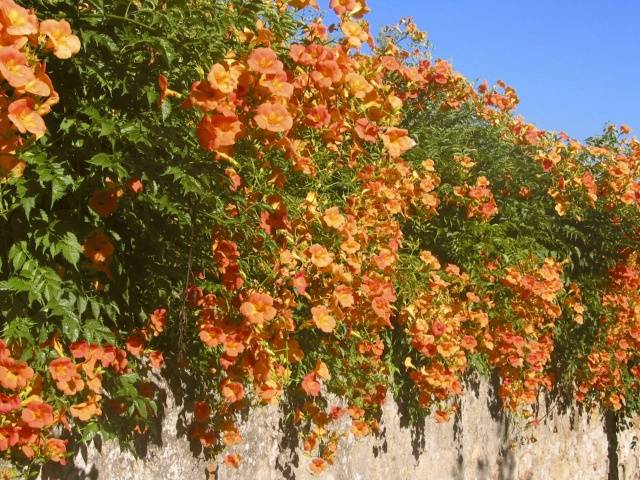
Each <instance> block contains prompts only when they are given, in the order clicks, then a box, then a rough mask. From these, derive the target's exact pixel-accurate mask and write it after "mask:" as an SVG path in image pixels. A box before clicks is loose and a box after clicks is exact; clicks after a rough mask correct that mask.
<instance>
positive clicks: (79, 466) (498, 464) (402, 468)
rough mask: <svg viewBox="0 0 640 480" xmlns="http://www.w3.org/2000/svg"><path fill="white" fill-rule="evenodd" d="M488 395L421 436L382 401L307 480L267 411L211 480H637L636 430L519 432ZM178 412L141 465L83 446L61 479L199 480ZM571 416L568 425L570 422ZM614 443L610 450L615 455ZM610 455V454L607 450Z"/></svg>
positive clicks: (199, 463) (108, 448) (639, 427)
mask: <svg viewBox="0 0 640 480" xmlns="http://www.w3.org/2000/svg"><path fill="white" fill-rule="evenodd" d="M491 405H492V398H491V395H490V393H489V387H488V386H487V385H486V384H483V383H481V384H480V387H479V389H478V390H477V392H475V393H474V392H472V391H467V393H466V394H465V395H464V397H463V400H462V408H461V413H460V415H459V416H458V418H457V419H456V420H455V422H450V423H447V424H437V423H435V422H432V421H427V423H426V424H425V428H424V430H422V431H419V432H417V431H415V430H413V431H412V430H410V429H406V428H402V427H401V426H400V423H401V422H400V418H399V414H398V409H397V407H396V406H395V404H393V403H392V402H389V403H388V404H387V405H386V406H385V409H384V415H383V429H384V435H381V436H380V437H373V438H367V439H364V440H356V439H355V438H353V437H352V436H350V437H349V438H347V439H346V440H344V441H343V443H342V444H341V448H340V450H339V453H338V455H337V461H336V462H335V464H334V465H333V466H332V467H331V468H330V469H329V470H328V471H327V472H326V473H324V474H323V475H320V476H319V477H313V476H312V475H311V474H310V473H309V470H308V464H309V459H308V458H307V457H305V456H304V454H303V453H302V452H301V451H300V450H295V449H294V450H292V449H289V448H288V447H285V445H286V443H287V439H286V438H284V437H283V434H282V432H281V430H280V428H279V421H280V418H281V417H280V415H279V413H278V410H277V409H274V408H264V409H261V410H259V411H255V412H254V413H252V414H251V415H250V416H249V418H248V419H247V421H246V422H244V424H243V426H242V434H243V437H244V439H245V441H244V443H243V444H242V445H239V446H237V447H234V448H233V449H232V452H235V453H239V454H240V455H241V457H242V464H241V466H240V468H239V469H237V470H234V469H230V468H228V467H226V466H224V465H221V466H220V467H219V468H218V471H217V473H216V474H215V475H213V476H212V477H214V478H215V476H216V475H217V478H218V479H219V480H247V479H249V480H282V479H287V480H292V479H297V480H305V479H310V478H318V479H321V480H413V479H420V480H449V479H456V480H458V479H460V480H462V479H465V480H467V479H468V480H481V479H487V480H488V479H501V480H509V479H514V480H515V479H518V480H534V479H540V480H549V479H553V480H564V479H566V480H573V479H578V478H579V479H580V480H602V479H607V478H615V477H614V476H611V475H615V473H616V469H615V468H612V469H610V467H609V463H610V458H613V459H614V461H615V457H616V456H617V463H618V469H617V474H618V478H619V479H620V480H629V479H640V455H639V451H638V448H639V447H637V446H636V443H638V436H639V435H640V422H636V423H635V424H634V425H632V426H631V427H630V428H628V429H627V430H625V431H622V432H619V433H618V434H617V435H613V432H612V431H611V429H610V430H609V437H608V435H607V429H605V427H604V422H603V419H602V418H601V417H599V416H597V415H592V416H588V415H586V414H576V413H574V414H572V415H559V414H554V413H553V412H550V413H549V414H548V415H547V416H546V418H545V419H544V421H543V422H542V424H541V425H540V426H538V427H537V428H524V427H521V426H519V425H517V424H515V423H514V422H513V421H509V420H506V419H504V418H497V419H496V418H494V417H493V416H492V414H491V408H490V406H491ZM179 412H180V408H179V407H177V406H176V405H175V402H174V401H173V399H172V397H171V396H170V395H169V396H168V400H167V404H166V408H165V415H166V416H165V418H164V422H163V428H162V442H161V443H162V445H150V446H149V447H148V452H147V456H146V458H145V459H139V458H135V457H134V456H133V455H132V454H131V453H126V452H121V451H120V449H119V448H118V447H117V446H116V445H114V444H109V443H106V444H104V445H102V447H101V452H98V449H97V448H96V447H95V446H89V448H88V449H87V452H86V455H78V457H77V458H76V459H75V466H76V471H75V472H72V471H68V472H65V473H64V478H65V479H73V478H92V479H99V480H103V479H104V480H107V479H108V480H112V479H118V480H129V479H131V480H134V479H135V480H160V479H168V480H174V479H175V480H181V479H188V480H198V479H204V478H207V474H206V468H207V464H208V462H207V461H206V460H205V459H204V458H195V457H194V456H193V454H192V453H191V450H190V447H189V442H188V440H187V439H185V437H184V436H180V435H178V434H177V428H176V424H177V422H178V417H179ZM571 417H573V418H571ZM616 442H617V446H616ZM610 449H611V450H610Z"/></svg>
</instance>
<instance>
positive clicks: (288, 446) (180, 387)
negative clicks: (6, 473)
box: [41, 359, 622, 480]
mask: <svg viewBox="0 0 640 480" xmlns="http://www.w3.org/2000/svg"><path fill="white" fill-rule="evenodd" d="M176 365H177V362H175V361H171V359H169V360H168V361H167V367H166V368H167V369H166V371H165V375H164V377H163V378H162V379H160V378H158V379H156V382H155V383H157V384H161V385H163V386H164V387H165V388H168V389H169V390H170V392H171V394H172V397H173V398H176V399H180V400H181V404H180V405H177V406H176V408H179V409H180V413H179V415H178V420H177V424H176V425H175V427H176V431H177V435H178V437H184V438H188V439H189V440H190V447H191V452H192V454H193V455H194V457H198V456H201V455H203V451H202V447H201V445H200V443H199V442H198V441H193V440H191V436H190V435H189V433H190V432H189V425H190V420H189V419H190V412H192V411H193V404H194V402H195V401H196V400H197V399H198V398H200V396H201V394H202V392H201V391H200V390H201V388H202V386H200V385H196V384H195V382H194V380H193V378H191V377H190V376H189V375H188V374H187V373H186V371H185V370H184V369H180V368H177V366H176ZM465 383H466V389H467V391H468V392H471V393H473V394H474V395H475V398H476V399H479V398H480V395H481V391H480V390H481V389H480V387H481V382H480V379H479V378H478V377H477V376H475V375H470V376H469V377H468V378H467V379H466V382H465ZM498 388H499V379H498V377H497V376H494V377H493V378H492V379H491V382H490V384H489V394H488V395H487V410H488V411H489V413H490V415H491V418H492V419H493V420H494V422H495V424H496V425H497V428H498V433H499V449H498V452H497V458H481V459H474V460H468V459H465V452H464V449H463V446H464V435H465V432H464V423H463V416H464V415H465V411H464V408H462V405H461V404H460V405H459V407H460V408H458V411H457V413H456V415H455V417H454V418H453V422H452V424H453V425H452V427H453V439H454V444H455V448H456V450H457V452H456V462H455V466H454V470H453V471H452V476H451V478H452V479H454V480H463V479H464V478H465V474H466V475H468V474H469V473H470V472H472V471H473V470H475V475H476V476H475V478H476V479H478V480H485V479H486V480H489V479H490V478H495V477H494V475H495V466H497V467H498V478H499V479H500V480H515V479H516V477H515V475H516V473H515V472H516V467H517V463H516V458H515V454H514V449H513V448H511V446H512V444H513V442H514V439H515V434H516V432H514V431H512V430H513V428H512V422H511V419H510V416H509V415H508V414H507V413H505V412H504V411H503V410H502V409H501V405H500V401H499V398H498V395H497V391H498ZM158 393H159V401H158V407H159V408H158V415H157V417H155V418H154V420H153V422H152V424H151V425H150V427H149V429H148V431H147V432H146V433H145V434H144V435H136V436H135V437H134V436H133V434H132V432H131V430H130V426H129V425H125V424H122V423H121V422H120V419H119V418H117V417H116V418H108V417H107V420H108V425H109V426H110V428H111V429H112V431H113V432H120V433H121V434H122V435H123V436H124V438H133V439H135V441H134V442H133V448H132V449H131V450H130V451H131V453H132V454H133V455H135V456H137V457H139V458H145V457H146V456H147V453H148V451H149V447H150V446H152V445H155V446H157V447H159V448H162V446H163V440H162V425H163V421H164V420H165V417H166V409H167V408H168V407H169V404H168V402H167V391H165V390H162V389H160V390H159V392H158ZM394 400H395V402H396V404H397V405H398V414H399V419H400V427H402V428H405V429H409V430H410V434H411V446H412V454H413V457H414V458H415V459H416V461H418V460H419V459H420V458H421V456H422V455H423V454H424V453H425V445H426V422H427V421H432V420H431V419H430V418H428V417H427V414H425V412H424V411H423V409H420V408H419V405H417V401H416V395H415V392H413V391H412V389H411V386H410V384H409V382H406V383H405V384H403V385H402V386H401V388H400V390H399V391H398V394H397V395H396V396H395V398H394ZM300 401H301V398H300V393H299V392H296V391H293V390H292V391H291V392H287V393H286V395H285V397H284V401H283V402H282V403H281V406H280V418H279V421H278V428H279V430H280V433H281V435H280V439H279V444H278V451H279V455H278V457H277V461H276V465H275V468H276V470H277V471H278V472H280V474H281V475H282V477H283V478H285V479H286V480H296V473H295V472H296V470H297V468H298V467H299V464H300V456H299V450H298V449H299V447H300V434H301V433H303V432H301V431H300V430H299V426H297V425H295V424H294V422H293V415H292V414H291V413H292V412H294V411H295V409H296V407H297V406H298V405H299V402H300ZM543 401H544V403H545V404H546V405H547V406H549V405H552V407H550V408H553V410H555V411H557V413H561V414H568V415H569V416H570V418H571V428H574V427H575V418H576V416H577V415H579V413H580V412H579V411H576V410H575V408H571V407H572V405H571V404H570V402H568V401H567V400H566V397H561V396H556V397H555V398H554V397H553V396H551V397H548V398H545V399H543ZM547 411H548V408H547ZM247 415H248V412H247V411H245V412H243V417H244V418H245V419H246V417H247ZM383 427H384V426H383ZM621 427H622V425H621V423H620V422H619V419H618V418H617V416H616V415H615V414H607V415H606V416H605V418H604V422H603V428H604V431H605V432H606V438H607V442H608V458H609V474H608V480H620V477H619V473H618V463H619V462H618V432H619V431H620V428H621ZM125 429H129V430H128V431H126V430H125ZM378 437H379V439H380V442H375V443H376V445H374V446H373V450H372V455H373V456H375V457H380V456H384V455H386V454H387V453H388V449H389V448H388V444H387V441H386V430H385V429H384V428H383V430H381V432H380V433H379V434H378ZM474 440H475V441H478V440H480V441H481V439H474ZM92 443H93V446H94V447H95V449H96V450H97V451H98V452H102V440H101V439H100V437H95V438H94V439H93V440H92ZM122 448H125V447H122ZM68 449H69V450H70V451H77V452H80V455H81V456H82V458H83V459H84V460H85V464H86V462H87V459H88V449H87V445H85V444H82V443H79V444H70V445H69V446H68ZM471 461H473V462H475V465H470V464H469V462H471ZM41 478H42V479H43V480H59V479H65V480H98V479H99V478H104V477H101V475H100V472H99V471H98V469H97V467H96V466H95V465H91V466H89V467H87V469H80V468H78V467H76V466H75V465H74V464H73V462H72V461H70V462H68V464H67V465H66V466H60V465H57V464H49V465H47V466H46V467H44V468H43V470H42V472H41ZM254 480H259V479H254ZM389 480H394V479H389Z"/></svg>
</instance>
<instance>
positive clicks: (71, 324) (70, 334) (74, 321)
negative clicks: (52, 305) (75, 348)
mask: <svg viewBox="0 0 640 480" xmlns="http://www.w3.org/2000/svg"><path fill="white" fill-rule="evenodd" d="M62 333H63V335H64V336H65V337H66V338H67V339H69V340H70V341H72V342H75V341H76V340H77V339H78V336H79V335H80V320H78V317H76V316H75V315H74V314H72V313H71V312H67V314H66V315H65V316H64V317H62Z"/></svg>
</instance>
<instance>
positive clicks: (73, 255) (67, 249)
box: [60, 232, 86, 306]
mask: <svg viewBox="0 0 640 480" xmlns="http://www.w3.org/2000/svg"><path fill="white" fill-rule="evenodd" d="M60 251H61V252H62V255H63V256H64V258H65V259H66V260H67V262H69V263H70V264H71V265H74V266H76V265H77V264H78V261H79V260H80V252H81V251H82V245H80V242H78V237H76V235H75V234H74V233H72V232H67V233H66V234H65V236H64V237H63V239H62V244H61V248H60ZM85 306H86V305H85Z"/></svg>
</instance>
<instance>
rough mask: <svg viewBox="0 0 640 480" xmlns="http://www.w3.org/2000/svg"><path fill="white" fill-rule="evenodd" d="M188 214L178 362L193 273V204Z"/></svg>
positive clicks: (182, 343) (179, 360) (180, 360)
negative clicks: (188, 226) (186, 253)
mask: <svg viewBox="0 0 640 480" xmlns="http://www.w3.org/2000/svg"><path fill="white" fill-rule="evenodd" d="M189 216H190V217H191V231H190V234H189V256H188V258H187V273H186V275H185V279H184V291H183V292H182V307H181V308H180V316H179V320H178V363H181V362H182V358H183V355H184V335H185V328H186V325H187V322H188V321H189V314H188V312H187V295H188V291H189V281H190V280H191V276H192V274H193V272H192V270H193V239H194V236H195V227H196V225H195V224H196V220H195V217H194V213H193V205H191V206H190V207H189Z"/></svg>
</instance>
